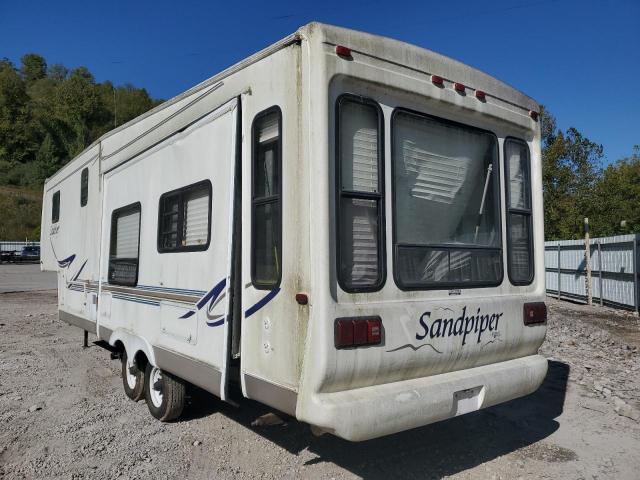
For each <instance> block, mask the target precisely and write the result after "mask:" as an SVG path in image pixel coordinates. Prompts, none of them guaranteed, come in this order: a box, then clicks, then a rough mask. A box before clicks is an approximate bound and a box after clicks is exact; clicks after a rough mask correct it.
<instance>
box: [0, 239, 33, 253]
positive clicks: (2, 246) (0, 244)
mask: <svg viewBox="0 0 640 480" xmlns="http://www.w3.org/2000/svg"><path fill="white" fill-rule="evenodd" d="M31 245H34V246H36V247H39V246H40V242H6V241H0V252H19V251H21V250H22V247H26V246H31Z"/></svg>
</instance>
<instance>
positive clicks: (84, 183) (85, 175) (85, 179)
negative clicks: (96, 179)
mask: <svg viewBox="0 0 640 480" xmlns="http://www.w3.org/2000/svg"><path fill="white" fill-rule="evenodd" d="M88 198H89V169H88V168H85V169H83V170H82V173H81V174H80V206H81V207H84V206H85V205H86V204H87V199H88Z"/></svg>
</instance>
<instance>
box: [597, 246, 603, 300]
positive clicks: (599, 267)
mask: <svg viewBox="0 0 640 480" xmlns="http://www.w3.org/2000/svg"><path fill="white" fill-rule="evenodd" d="M598 277H599V280H598V288H599V289H600V306H602V303H603V299H602V249H601V248H600V242H598Z"/></svg>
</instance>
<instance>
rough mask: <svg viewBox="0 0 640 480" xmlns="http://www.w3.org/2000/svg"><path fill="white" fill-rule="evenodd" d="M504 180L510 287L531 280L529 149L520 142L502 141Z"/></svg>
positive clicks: (531, 242)
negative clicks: (505, 178) (505, 179)
mask: <svg viewBox="0 0 640 480" xmlns="http://www.w3.org/2000/svg"><path fill="white" fill-rule="evenodd" d="M504 164H505V165H504V167H505V172H506V177H507V182H506V183H507V185H506V187H507V188H506V190H507V245H508V252H509V254H508V258H509V268H508V271H509V279H510V280H511V283H513V284H514V285H528V284H529V283H531V282H532V281H533V238H532V219H531V162H530V157H529V147H528V146H527V144H526V143H525V142H523V141H522V140H517V139H515V138H507V139H506V140H505V142H504Z"/></svg>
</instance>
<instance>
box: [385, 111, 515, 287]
mask: <svg viewBox="0 0 640 480" xmlns="http://www.w3.org/2000/svg"><path fill="white" fill-rule="evenodd" d="M392 142H393V144H392V156H393V158H392V164H393V182H394V189H393V192H394V198H393V200H394V201H393V210H394V256H395V262H394V268H395V272H394V273H395V277H396V282H397V283H398V286H399V287H400V288H402V289H422V288H443V287H472V286H490V285H497V284H499V283H500V282H501V281H502V275H503V274H502V272H503V268H502V245H501V232H500V202H499V198H500V193H499V184H500V183H499V181H498V172H499V168H498V144H497V139H496V137H495V135H493V134H491V133H489V132H486V131H483V130H480V129H477V128H474V127H470V126H466V125H462V124H458V123H453V122H450V121H447V120H443V119H440V118H436V117H432V116H428V115H424V114H419V113H415V112H410V111H406V110H396V112H394V115H393V119H392Z"/></svg>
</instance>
